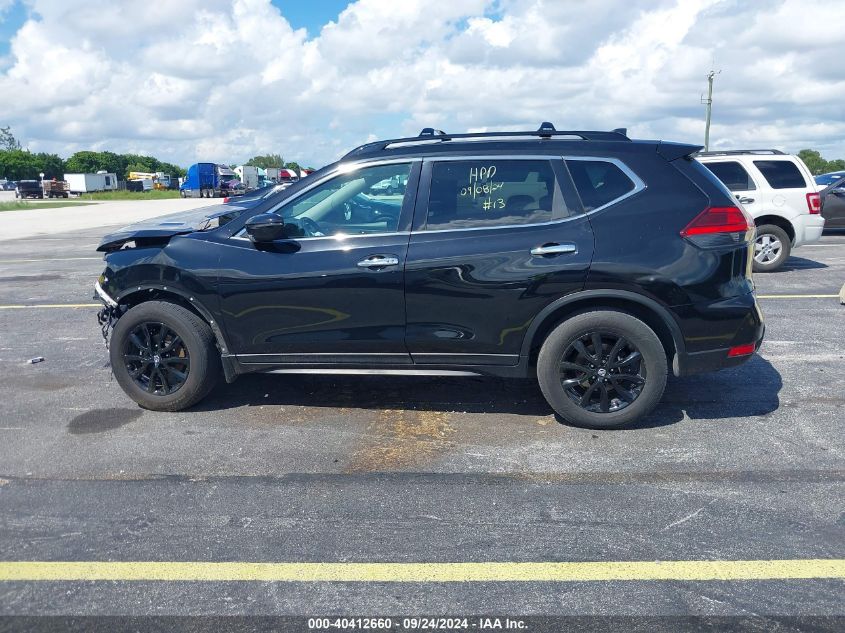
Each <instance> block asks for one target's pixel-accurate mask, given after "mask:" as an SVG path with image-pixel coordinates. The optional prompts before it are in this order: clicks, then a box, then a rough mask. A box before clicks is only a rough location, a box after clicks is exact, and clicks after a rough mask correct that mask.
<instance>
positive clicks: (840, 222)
mask: <svg viewBox="0 0 845 633" xmlns="http://www.w3.org/2000/svg"><path fill="white" fill-rule="evenodd" d="M822 215H823V216H824V220H825V223H824V225H825V228H845V186H842V187H840V188H838V189H832V190H830V191H828V192H827V193H826V194H825V196H824V203H823V205H822Z"/></svg>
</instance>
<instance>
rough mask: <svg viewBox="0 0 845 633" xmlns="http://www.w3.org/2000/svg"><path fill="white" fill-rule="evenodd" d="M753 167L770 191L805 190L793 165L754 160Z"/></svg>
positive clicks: (783, 161)
mask: <svg viewBox="0 0 845 633" xmlns="http://www.w3.org/2000/svg"><path fill="white" fill-rule="evenodd" d="M754 165H756V167H757V169H759V170H760V173H762V174H763V177H764V178H765V179H766V181H768V183H769V184H770V185H771V186H772V189H805V188H806V187H807V183H806V181H805V180H804V176H802V175H801V171H800V170H799V169H798V166H797V165H796V164H795V163H792V162H790V161H786V160H755V161H754Z"/></svg>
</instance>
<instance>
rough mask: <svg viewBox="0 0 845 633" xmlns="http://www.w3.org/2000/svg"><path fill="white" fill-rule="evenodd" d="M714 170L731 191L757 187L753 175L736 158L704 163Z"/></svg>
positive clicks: (748, 189)
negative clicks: (752, 178)
mask: <svg viewBox="0 0 845 633" xmlns="http://www.w3.org/2000/svg"><path fill="white" fill-rule="evenodd" d="M702 164H703V165H704V166H705V167H706V168H707V169H709V170H710V171H712V172H713V173H714V174H715V175H716V177H717V178H718V179H719V180H721V181H722V182H723V183H725V185H726V186H727V187H728V189H730V190H731V191H751V190H752V189H756V187H755V186H754V181H753V180H751V176H750V175H749V174H748V172H747V171H745V167H743V166H742V165H740V164H739V163H738V162H736V161H735V160H729V161H724V162H720V163H702Z"/></svg>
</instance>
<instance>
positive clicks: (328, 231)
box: [275, 163, 411, 237]
mask: <svg viewBox="0 0 845 633" xmlns="http://www.w3.org/2000/svg"><path fill="white" fill-rule="evenodd" d="M410 173H411V163H394V164H390V165H376V166H373V167H361V168H359V169H356V170H355V171H351V172H348V173H345V174H341V175H339V176H336V177H334V178H332V179H331V180H329V181H328V182H325V183H323V184H322V185H319V186H318V187H316V188H314V189H312V190H311V191H309V192H308V193H306V194H304V195H302V196H300V197H299V198H297V199H295V200H293V201H292V202H290V203H288V204H285V205H283V206H282V207H280V208H279V209H277V210H276V211H275V212H276V213H279V214H280V215H281V216H282V217H283V218H285V220H293V219H296V220H298V223H299V224H301V225H302V227H303V229H304V230H305V233H306V236H308V237H322V236H331V235H366V234H369V233H393V232H396V231H397V230H398V228H399V214H400V212H401V211H402V202H403V200H404V198H405V186H406V184H407V182H408V176H409V175H410Z"/></svg>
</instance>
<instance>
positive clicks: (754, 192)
mask: <svg viewBox="0 0 845 633" xmlns="http://www.w3.org/2000/svg"><path fill="white" fill-rule="evenodd" d="M697 158H698V160H699V161H701V162H702V163H703V164H704V166H705V167H707V168H708V169H709V170H710V171H712V172H713V173H714V174H716V176H718V178H719V179H720V180H721V181H722V182H723V183H725V185H726V186H727V187H728V189H730V190H731V191H732V192H734V194H735V195H736V198H737V199H738V200H739V202H740V203H741V204H742V206H743V207H744V208H745V210H746V211H748V212H749V213H750V214H751V216H752V217H753V218H754V224H755V226H756V227H757V237H756V238H755V242H754V272H772V271H775V270H778V269H779V268H780V267H781V266H783V265H784V263H785V262H786V260H787V259H788V258H789V254H790V253H791V251H792V249H793V248H798V247H800V246H802V245H804V244H808V243H810V242H815V241H817V240H818V239H819V238H821V236H822V230H823V229H824V218H823V217H822V215H821V197H820V196H819V193H818V190H817V187H816V183H815V181H814V180H813V176H812V174H811V173H810V170H809V169H807V166H806V165H805V164H804V162H803V161H802V160H801V159H800V158H799V157H798V156H793V155H791V154H784V153H783V152H781V151H779V150H774V149H765V150H731V151H723V152H701V153H699V154H698V155H697Z"/></svg>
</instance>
